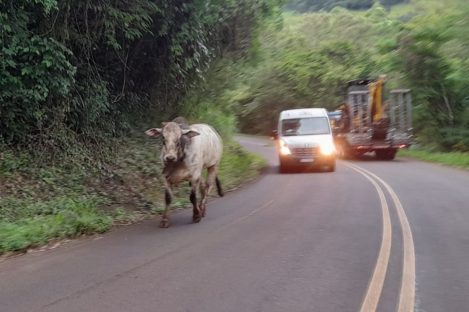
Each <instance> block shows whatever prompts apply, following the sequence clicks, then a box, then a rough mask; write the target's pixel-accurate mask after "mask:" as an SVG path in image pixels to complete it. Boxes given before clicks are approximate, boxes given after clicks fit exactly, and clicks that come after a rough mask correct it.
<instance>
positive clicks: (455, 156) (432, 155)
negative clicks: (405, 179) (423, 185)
mask: <svg viewBox="0 0 469 312" xmlns="http://www.w3.org/2000/svg"><path fill="white" fill-rule="evenodd" d="M399 156H403V157H411V158H415V159H420V160H424V161H428V162H433V163H439V164H443V165H447V166H451V167H458V168H465V169H468V168H469V153H461V152H447V153H445V152H431V151H426V150H423V149H409V150H400V151H399Z"/></svg>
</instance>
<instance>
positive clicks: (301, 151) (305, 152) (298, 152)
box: [292, 147, 319, 157]
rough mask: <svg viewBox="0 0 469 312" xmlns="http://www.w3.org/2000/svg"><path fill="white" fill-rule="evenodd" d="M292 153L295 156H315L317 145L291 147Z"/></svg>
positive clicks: (317, 151)
mask: <svg viewBox="0 0 469 312" xmlns="http://www.w3.org/2000/svg"><path fill="white" fill-rule="evenodd" d="M292 154H293V155H294V156H297V157H316V156H317V155H318V154H319V148H318V147H309V148H299V147H297V148H293V149H292Z"/></svg>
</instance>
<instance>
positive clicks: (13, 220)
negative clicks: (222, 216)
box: [0, 136, 265, 254]
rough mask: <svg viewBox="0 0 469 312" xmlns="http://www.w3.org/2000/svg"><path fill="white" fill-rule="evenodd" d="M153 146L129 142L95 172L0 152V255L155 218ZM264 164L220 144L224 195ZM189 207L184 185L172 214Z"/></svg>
mask: <svg viewBox="0 0 469 312" xmlns="http://www.w3.org/2000/svg"><path fill="white" fill-rule="evenodd" d="M158 145H159V143H158V141H156V140H152V139H148V138H144V137H143V136H142V137H139V136H134V137H132V138H131V139H127V140H124V141H122V144H121V145H120V147H119V149H118V150H116V151H115V153H114V155H112V156H111V157H110V159H109V160H107V161H106V162H97V163H96V164H95V165H94V166H89V165H83V164H80V163H79V162H78V163H73V164H71V163H70V162H63V163H59V164H57V163H55V164H47V165H45V164H44V163H41V164H39V163H37V162H35V160H34V158H33V157H32V156H30V155H28V154H24V153H21V152H17V151H12V150H11V149H8V148H7V147H5V146H0V254H2V253H6V252H14V251H25V250H27V249H29V248H34V247H39V246H43V245H46V244H48V243H49V242H55V241H56V240H61V239H65V238H74V237H77V236H80V235H89V234H95V233H103V232H105V231H107V230H109V229H110V228H111V227H112V226H113V225H121V224H129V223H133V222H136V221H138V220H142V219H144V218H148V217H151V216H152V215H155V214H158V213H159V212H160V211H162V209H163V207H164V204H163V203H164V200H163V182H162V181H163V180H162V176H161V164H160V161H159V150H158ZM64 163H66V165H64ZM264 165H265V163H264V161H263V159H262V158H260V157H259V156H256V155H253V154H250V153H248V152H247V151H246V150H244V149H243V148H242V147H241V146H240V145H239V144H238V143H236V142H234V141H227V142H225V148H224V155H223V159H222V163H221V166H220V172H219V178H220V180H221V182H222V186H223V188H224V190H225V191H227V190H230V189H233V188H236V187H237V186H239V185H240V184H242V183H244V182H245V181H249V180H251V179H253V178H254V177H256V176H257V175H258V174H259V171H260V170H261V169H262V167H263V166H264ZM214 194H215V192H214ZM214 194H212V195H214ZM189 204H190V202H189V192H188V186H187V185H182V187H180V188H178V189H177V191H176V193H175V198H174V200H173V204H172V208H173V209H180V208H185V207H188V206H189Z"/></svg>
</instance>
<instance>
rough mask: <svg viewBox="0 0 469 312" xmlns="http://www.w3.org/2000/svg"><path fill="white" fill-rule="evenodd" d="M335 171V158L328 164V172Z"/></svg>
mask: <svg viewBox="0 0 469 312" xmlns="http://www.w3.org/2000/svg"><path fill="white" fill-rule="evenodd" d="M334 171H335V159H334V160H332V161H331V162H330V163H328V164H327V172H334Z"/></svg>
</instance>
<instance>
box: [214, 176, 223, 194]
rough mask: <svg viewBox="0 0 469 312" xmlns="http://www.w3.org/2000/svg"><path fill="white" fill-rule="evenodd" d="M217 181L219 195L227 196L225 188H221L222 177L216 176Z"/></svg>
mask: <svg viewBox="0 0 469 312" xmlns="http://www.w3.org/2000/svg"><path fill="white" fill-rule="evenodd" d="M215 183H216V184H217V192H218V196H220V197H223V196H225V193H223V189H222V188H221V183H220V179H218V177H216V178H215Z"/></svg>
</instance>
